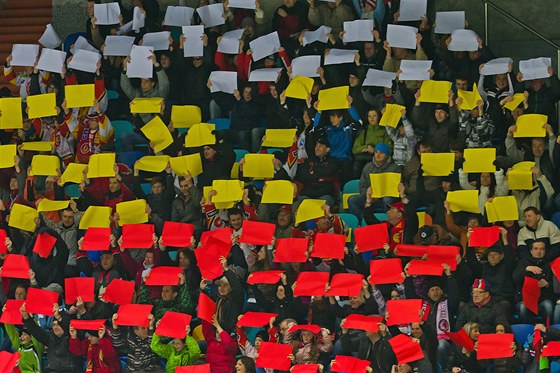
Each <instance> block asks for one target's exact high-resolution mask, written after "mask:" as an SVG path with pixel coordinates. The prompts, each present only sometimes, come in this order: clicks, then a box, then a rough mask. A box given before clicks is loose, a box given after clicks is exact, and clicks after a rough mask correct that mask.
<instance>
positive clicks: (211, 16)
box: [196, 3, 226, 28]
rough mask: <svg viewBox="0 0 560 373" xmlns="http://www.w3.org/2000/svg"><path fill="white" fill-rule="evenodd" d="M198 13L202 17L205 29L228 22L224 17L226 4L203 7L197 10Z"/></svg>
mask: <svg viewBox="0 0 560 373" xmlns="http://www.w3.org/2000/svg"><path fill="white" fill-rule="evenodd" d="M196 12H197V13H198V15H199V16H200V19H201V20H202V23H204V28H208V27H214V26H220V25H223V24H224V23H226V20H225V19H224V17H222V15H223V14H224V4H222V3H218V4H211V5H206V6H201V7H200V8H197V9H196Z"/></svg>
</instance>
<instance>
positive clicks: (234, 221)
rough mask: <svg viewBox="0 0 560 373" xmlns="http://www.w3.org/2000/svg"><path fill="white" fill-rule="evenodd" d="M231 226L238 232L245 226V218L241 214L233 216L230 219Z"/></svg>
mask: <svg viewBox="0 0 560 373" xmlns="http://www.w3.org/2000/svg"><path fill="white" fill-rule="evenodd" d="M229 224H230V225H231V227H232V228H233V229H235V230H238V229H239V228H241V226H242V225H243V216H242V215H241V214H235V215H231V216H230V217H229Z"/></svg>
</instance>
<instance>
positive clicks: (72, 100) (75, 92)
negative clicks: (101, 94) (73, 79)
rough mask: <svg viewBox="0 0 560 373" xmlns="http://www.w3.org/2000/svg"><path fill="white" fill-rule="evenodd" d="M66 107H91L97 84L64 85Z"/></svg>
mask: <svg viewBox="0 0 560 373" xmlns="http://www.w3.org/2000/svg"><path fill="white" fill-rule="evenodd" d="M64 97H65V98H66V107H68V108H75V107H90V106H93V105H94V101H95V86H94V85H93V84H74V85H67V86H65V87H64Z"/></svg>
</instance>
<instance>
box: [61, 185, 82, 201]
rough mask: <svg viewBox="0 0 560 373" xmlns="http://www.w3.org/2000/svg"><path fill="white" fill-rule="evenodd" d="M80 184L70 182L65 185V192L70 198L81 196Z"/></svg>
mask: <svg viewBox="0 0 560 373" xmlns="http://www.w3.org/2000/svg"><path fill="white" fill-rule="evenodd" d="M79 188H80V186H79V185H78V184H69V185H66V186H65V187H64V193H66V195H67V196H68V197H70V198H80V197H81V195H82V193H80V189H79Z"/></svg>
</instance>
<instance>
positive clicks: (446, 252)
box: [428, 245, 460, 271]
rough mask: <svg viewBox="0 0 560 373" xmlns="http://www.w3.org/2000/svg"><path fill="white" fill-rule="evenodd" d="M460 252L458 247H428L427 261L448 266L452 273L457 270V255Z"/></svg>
mask: <svg viewBox="0 0 560 373" xmlns="http://www.w3.org/2000/svg"><path fill="white" fill-rule="evenodd" d="M459 252H460V248H459V247H458V246H442V245H430V246H428V261H430V262H432V263H439V264H442V263H445V264H447V265H449V267H450V268H451V270H452V271H455V270H456V269H457V255H458V254H459Z"/></svg>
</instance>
